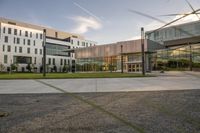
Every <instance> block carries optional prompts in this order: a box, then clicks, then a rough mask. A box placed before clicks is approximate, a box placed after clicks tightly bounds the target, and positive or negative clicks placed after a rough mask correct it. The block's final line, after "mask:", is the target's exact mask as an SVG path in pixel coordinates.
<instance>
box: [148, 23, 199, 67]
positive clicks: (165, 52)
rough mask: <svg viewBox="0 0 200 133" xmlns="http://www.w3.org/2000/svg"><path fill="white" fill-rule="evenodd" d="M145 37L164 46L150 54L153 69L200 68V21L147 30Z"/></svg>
mask: <svg viewBox="0 0 200 133" xmlns="http://www.w3.org/2000/svg"><path fill="white" fill-rule="evenodd" d="M146 37H147V38H148V39H150V40H152V41H155V42H158V43H160V44H161V45H163V46H164V47H165V48H164V49H162V50H158V51H157V52H156V53H154V54H153V55H152V56H153V58H154V60H155V62H156V64H153V68H154V69H162V68H163V67H164V68H180V69H184V70H188V68H190V69H191V68H194V69H200V21H195V22H191V23H185V24H181V25H175V26H171V27H167V28H164V29H161V30H158V31H148V32H146Z"/></svg>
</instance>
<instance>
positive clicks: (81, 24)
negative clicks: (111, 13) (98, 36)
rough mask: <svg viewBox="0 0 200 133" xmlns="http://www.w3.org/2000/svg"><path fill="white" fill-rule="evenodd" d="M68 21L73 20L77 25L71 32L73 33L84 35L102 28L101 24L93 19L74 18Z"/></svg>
mask: <svg viewBox="0 0 200 133" xmlns="http://www.w3.org/2000/svg"><path fill="white" fill-rule="evenodd" d="M70 19H72V20H74V21H75V22H76V24H77V26H76V27H75V28H74V29H73V30H72V32H74V33H78V34H84V33H86V32H88V31H89V30H90V29H93V30H98V29H101V28H102V24H101V22H100V21H98V20H96V19H95V18H93V17H82V16H76V17H72V18H70Z"/></svg>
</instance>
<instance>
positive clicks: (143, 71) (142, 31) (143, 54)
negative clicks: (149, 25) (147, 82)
mask: <svg viewBox="0 0 200 133" xmlns="http://www.w3.org/2000/svg"><path fill="white" fill-rule="evenodd" d="M141 53H142V74H143V75H145V53H144V28H143V27H142V28H141Z"/></svg>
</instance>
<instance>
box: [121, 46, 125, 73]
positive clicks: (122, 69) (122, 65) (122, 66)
mask: <svg viewBox="0 0 200 133" xmlns="http://www.w3.org/2000/svg"><path fill="white" fill-rule="evenodd" d="M121 73H124V61H123V45H121Z"/></svg>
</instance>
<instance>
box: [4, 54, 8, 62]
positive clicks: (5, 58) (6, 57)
mask: <svg viewBox="0 0 200 133" xmlns="http://www.w3.org/2000/svg"><path fill="white" fill-rule="evenodd" d="M4 63H5V64H7V63H8V56H7V55H4Z"/></svg>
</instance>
